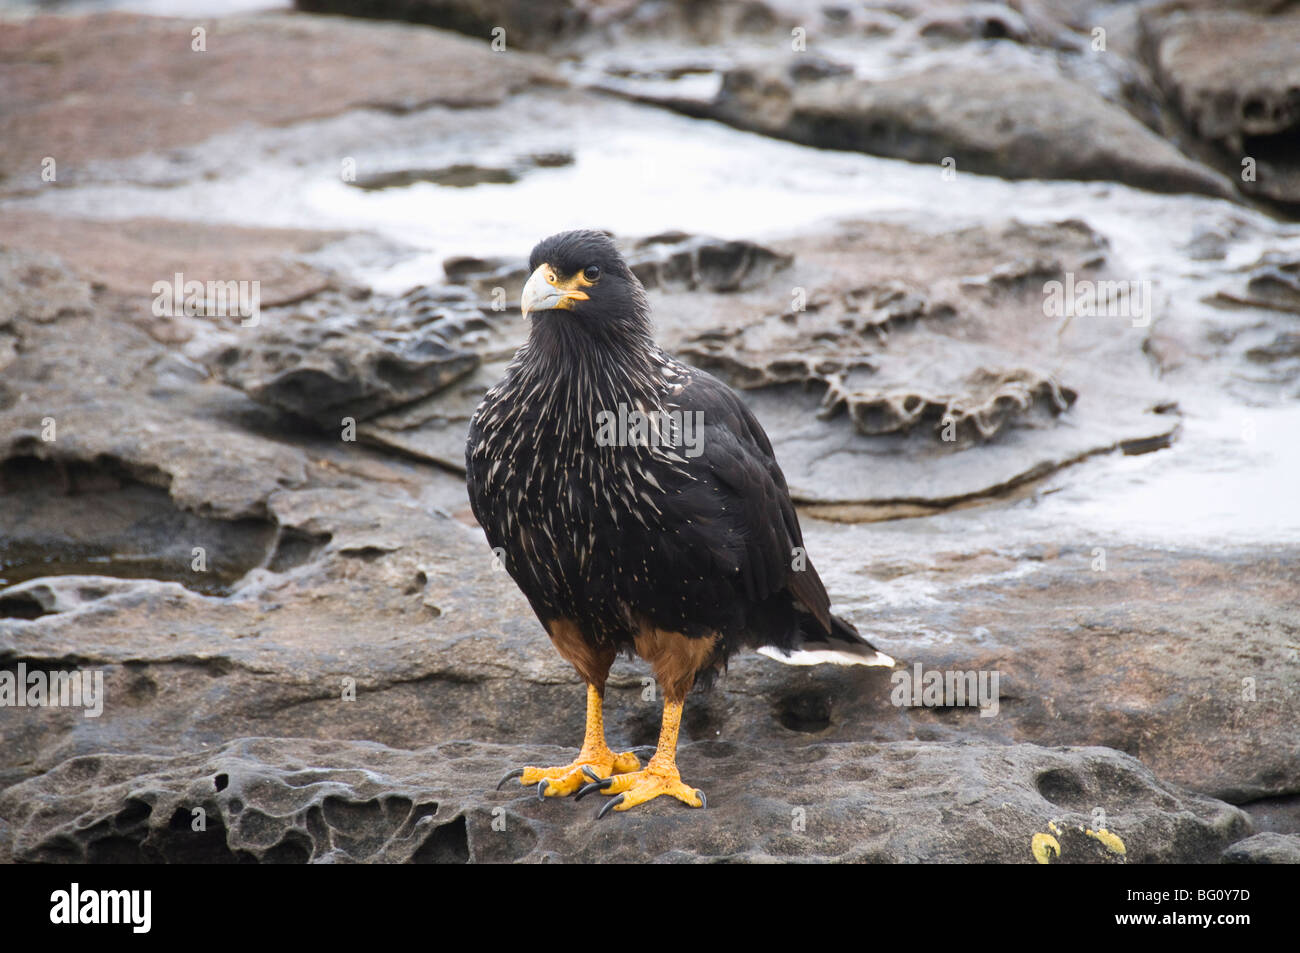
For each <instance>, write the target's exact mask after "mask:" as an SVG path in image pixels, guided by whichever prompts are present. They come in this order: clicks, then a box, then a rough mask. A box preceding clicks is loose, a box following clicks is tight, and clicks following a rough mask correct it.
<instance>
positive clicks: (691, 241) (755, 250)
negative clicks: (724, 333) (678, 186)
mask: <svg viewBox="0 0 1300 953" xmlns="http://www.w3.org/2000/svg"><path fill="white" fill-rule="evenodd" d="M790 262H791V258H790V257H789V256H788V255H782V254H779V253H777V252H774V251H772V250H771V249H770V248H764V247H763V246H762V245H758V244H755V243H754V242H749V241H720V240H718V239H716V238H709V237H706V236H699V237H695V236H689V235H682V234H681V233H670V234H664V235H653V236H651V237H649V238H645V239H642V240H641V241H639V242H637V243H636V245H635V248H634V250H633V251H632V253H631V254H630V256H629V260H628V265H629V267H631V269H632V271H633V273H634V274H635V275H636V276H637V277H638V278H640V279H641V283H642V284H643V285H645V286H646V288H667V287H679V288H682V289H685V290H688V291H695V290H700V289H703V290H707V291H712V292H716V293H727V292H731V291H739V290H742V289H744V288H750V287H754V286H756V285H760V284H763V283H764V282H766V281H767V280H768V279H769V278H771V277H772V275H774V274H775V273H776V272H778V271H780V270H782V269H784V268H787V267H789V265H790Z"/></svg>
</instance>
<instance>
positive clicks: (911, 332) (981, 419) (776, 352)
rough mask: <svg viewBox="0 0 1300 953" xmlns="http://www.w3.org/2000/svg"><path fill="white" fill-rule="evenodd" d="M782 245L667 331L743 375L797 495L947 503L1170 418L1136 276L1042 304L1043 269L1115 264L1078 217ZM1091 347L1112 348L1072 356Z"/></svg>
mask: <svg viewBox="0 0 1300 953" xmlns="http://www.w3.org/2000/svg"><path fill="white" fill-rule="evenodd" d="M779 250H780V251H782V252H784V253H786V254H793V260H794V265H793V266H792V267H791V268H790V269H789V270H788V271H786V272H784V273H782V274H781V275H780V277H779V279H776V278H774V279H773V280H772V281H771V282H769V283H768V284H767V285H765V286H762V287H761V288H759V289H756V290H755V291H753V292H751V293H749V294H743V295H740V296H737V297H735V298H734V299H718V301H717V303H716V304H715V305H714V306H713V307H712V308H711V309H710V310H709V311H707V312H705V313H704V315H702V317H703V318H704V319H705V320H703V321H697V322H695V323H694V325H693V326H691V327H681V326H677V327H672V328H671V331H670V334H671V335H672V338H673V339H672V341H671V345H672V346H673V347H674V348H675V350H677V351H678V352H679V353H680V354H681V355H682V356H684V357H685V358H687V359H689V360H691V361H693V362H695V363H697V364H698V365H700V366H702V367H705V368H708V369H711V370H713V371H715V372H717V373H719V374H721V375H722V376H724V377H725V378H726V379H727V380H728V381H729V382H731V383H732V384H733V385H735V386H737V387H740V388H744V389H745V398H746V399H747V400H748V401H749V402H750V404H751V406H753V407H754V408H755V409H756V411H757V412H758V413H759V416H760V419H762V420H763V421H764V425H765V427H766V428H767V430H768V433H769V434H770V435H771V436H772V439H773V441H774V445H775V446H776V447H777V452H778V456H779V458H780V460H781V463H782V467H783V469H784V470H785V473H786V478H787V480H788V481H789V483H790V486H791V488H792V491H793V492H794V493H795V495H796V497H797V498H798V499H800V500H801V501H804V502H807V503H818V504H821V503H827V504H830V503H835V504H849V503H852V502H857V503H874V504H880V503H886V502H913V503H921V502H922V501H923V500H926V499H928V500H930V501H932V502H933V503H936V504H938V503H939V501H946V503H948V504H951V503H953V502H956V501H960V500H962V499H969V498H972V497H976V496H980V495H984V494H993V493H997V492H1001V491H1004V490H1006V489H1008V488H1010V487H1014V486H1016V485H1018V484H1019V483H1022V482H1024V481H1027V480H1029V481H1032V480H1034V479H1038V478H1039V477H1041V476H1042V475H1043V474H1045V473H1048V472H1051V471H1052V470H1054V469H1057V468H1059V467H1061V466H1064V465H1068V464H1069V463H1071V462H1074V461H1077V460H1079V459H1082V458H1084V457H1087V456H1089V455H1092V454H1094V453H1100V452H1107V451H1110V450H1114V449H1118V448H1120V447H1121V446H1124V445H1126V444H1129V443H1130V442H1132V441H1138V442H1141V441H1146V440H1155V441H1156V443H1157V445H1158V444H1160V443H1162V442H1167V441H1168V439H1169V438H1170V437H1171V435H1172V434H1173V433H1174V431H1175V430H1176V428H1177V415H1176V414H1175V415H1160V414H1154V413H1152V412H1150V410H1149V408H1151V407H1153V406H1155V405H1156V404H1158V403H1159V401H1160V399H1161V398H1160V397H1159V391H1160V386H1159V385H1158V383H1157V381H1156V380H1155V379H1154V378H1153V377H1152V376H1151V371H1150V368H1149V367H1148V366H1147V359H1146V357H1145V355H1144V353H1143V349H1142V348H1143V341H1144V340H1145V335H1146V332H1145V329H1144V327H1142V326H1141V325H1143V324H1145V323H1149V319H1153V318H1154V316H1152V315H1150V314H1147V315H1146V316H1145V317H1144V316H1141V315H1138V314H1137V313H1136V311H1137V310H1141V309H1142V308H1143V305H1142V302H1141V301H1140V300H1139V299H1140V298H1141V291H1140V288H1139V289H1138V290H1137V291H1136V292H1135V296H1134V298H1133V299H1132V300H1131V301H1130V302H1129V304H1128V305H1123V306H1122V307H1119V310H1116V309H1115V308H1105V309H1099V310H1097V313H1096V314H1095V315H1093V316H1092V317H1071V316H1070V315H1068V314H1066V313H1065V311H1064V310H1061V311H1059V312H1058V311H1056V310H1054V309H1053V308H1052V307H1051V300H1050V295H1049V291H1050V289H1051V288H1052V287H1053V282H1055V283H1056V285H1057V286H1059V287H1060V289H1061V291H1062V293H1064V288H1065V284H1066V282H1067V281H1069V282H1072V283H1077V286H1078V287H1080V288H1082V287H1085V286H1088V285H1090V284H1092V283H1095V282H1100V281H1111V280H1119V279H1120V278H1121V276H1122V275H1123V273H1124V267H1123V264H1122V263H1120V262H1109V261H1108V260H1107V256H1108V249H1107V245H1106V242H1105V240H1104V239H1103V238H1102V237H1101V236H1099V235H1097V234H1096V233H1094V232H1093V231H1092V230H1091V229H1089V228H1088V227H1087V226H1086V225H1084V224H1083V223H1081V222H1063V223H1057V224H1055V225H1035V226H1027V225H1022V224H1019V223H1006V224H1003V225H1001V226H998V227H994V228H989V229H985V228H979V229H969V230H962V231H960V232H957V233H951V234H948V235H937V236H936V235H929V234H925V233H922V232H919V231H913V230H910V229H901V228H897V227H894V226H888V225H882V224H880V223H871V224H870V225H867V224H865V223H864V224H847V225H845V226H842V227H841V228H840V229H839V230H838V234H837V235H836V237H835V238H834V239H830V238H829V237H827V238H825V239H819V240H816V241H811V242H810V241H799V242H794V243H790V244H787V245H786V246H784V247H782V248H780V249H779ZM1123 285H1124V287H1130V286H1129V285H1128V282H1127V281H1125V282H1123ZM1130 290H1132V289H1131V287H1130ZM792 291H793V294H792ZM1071 298H1072V300H1073V299H1074V296H1073V295H1071ZM655 303H656V307H657V309H658V311H657V313H666V314H675V313H677V312H678V311H681V310H683V309H684V308H685V307H686V306H685V304H682V305H678V304H676V302H675V301H674V300H673V295H672V294H671V293H670V294H668V295H666V296H665V297H663V298H662V299H660V300H656V302H655ZM1113 304H1114V305H1116V306H1119V305H1121V302H1120V301H1118V300H1117V301H1115V302H1113ZM1148 304H1150V302H1148ZM1130 305H1131V306H1132V308H1133V309H1134V314H1133V315H1132V316H1131V317H1130V319H1129V320H1127V321H1126V320H1124V319H1123V318H1122V317H1121V314H1120V311H1122V310H1124V309H1126V308H1128V307H1129V306H1130ZM692 307H694V308H695V309H696V310H697V311H698V309H699V304H698V302H693V303H692ZM1112 312H1113V313H1112ZM1105 315H1109V316H1105ZM701 325H702V326H701ZM992 342H996V348H994V347H993V346H992ZM1094 348H1100V349H1102V350H1103V351H1105V352H1107V353H1108V354H1109V355H1110V357H1109V358H1108V360H1107V361H1105V362H1102V364H1098V363H1097V362H1096V361H1095V360H1094V359H1092V358H1090V357H1085V355H1088V354H1094V353H1095V352H1094ZM1048 355H1051V357H1050V358H1049V357H1048ZM1120 368H1125V370H1124V371H1122V372H1121V371H1120ZM1112 372H1114V376H1112ZM1098 375H1100V376H1098ZM1125 394H1127V396H1121V395H1125ZM986 443H987V444H988V445H987V446H985V447H983V449H982V450H981V453H980V454H979V455H978V459H976V458H974V457H973V455H971V454H970V453H968V452H967V451H968V450H969V449H970V448H971V447H973V446H977V445H981V444H986ZM886 460H888V461H889V462H888V463H885V462H884V461H886ZM895 477H897V479H895ZM940 505H943V504H940Z"/></svg>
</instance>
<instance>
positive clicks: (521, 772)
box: [497, 768, 524, 791]
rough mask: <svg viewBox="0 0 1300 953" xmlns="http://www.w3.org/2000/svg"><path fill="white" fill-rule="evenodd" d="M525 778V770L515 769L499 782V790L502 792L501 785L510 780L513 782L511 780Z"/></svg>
mask: <svg viewBox="0 0 1300 953" xmlns="http://www.w3.org/2000/svg"><path fill="white" fill-rule="evenodd" d="M523 776H524V769H523V768H515V769H514V770H513V771H511V772H510V773H509V774H507V775H506V776H505V777H504V778H502V779H501V780H500V781H498V782H497V790H498V791H500V790H501V785H503V784H505V783H506V782H507V781H509V780H511V779H513V778H521V777H523Z"/></svg>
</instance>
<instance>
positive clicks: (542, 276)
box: [519, 262, 590, 318]
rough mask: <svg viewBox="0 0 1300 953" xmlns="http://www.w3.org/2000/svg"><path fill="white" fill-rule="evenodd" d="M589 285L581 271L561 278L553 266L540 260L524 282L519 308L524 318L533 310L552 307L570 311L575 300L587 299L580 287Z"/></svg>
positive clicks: (543, 309) (550, 308) (585, 293)
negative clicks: (569, 276)
mask: <svg viewBox="0 0 1300 953" xmlns="http://www.w3.org/2000/svg"><path fill="white" fill-rule="evenodd" d="M589 286H590V282H588V281H587V280H586V279H585V278H583V277H582V272H581V271H579V272H578V273H577V274H575V275H574V276H573V277H571V278H569V279H567V280H562V279H561V278H560V276H559V275H558V274H557V273H556V271H555V269H554V268H552V267H551V266H550V265H548V264H547V263H546V262H542V264H540V265H538V266H537V270H536V271H534V272H533V273H532V274H531V275H529V277H528V281H527V282H526V283H525V284H524V293H523V295H522V296H521V297H520V299H519V310H520V311H522V312H523V316H524V317H525V318H526V317H528V315H530V314H531V313H532V312H534V311H550V310H552V309H553V308H562V309H564V310H565V311H572V310H573V303H574V302H575V301H586V300H587V298H588V295H587V292H585V291H583V290H582V289H583V288H584V287H589Z"/></svg>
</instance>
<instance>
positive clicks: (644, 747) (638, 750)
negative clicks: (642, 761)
mask: <svg viewBox="0 0 1300 953" xmlns="http://www.w3.org/2000/svg"><path fill="white" fill-rule="evenodd" d="M656 750H657V749H656V748H655V747H654V745H642V746H641V747H639V748H633V749H632V753H633V754H634V755H636V756H637V757H638V758H653V757H654V754H655V751H656ZM647 751H648V752H650V753H649V754H646V753H645V752H647Z"/></svg>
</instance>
